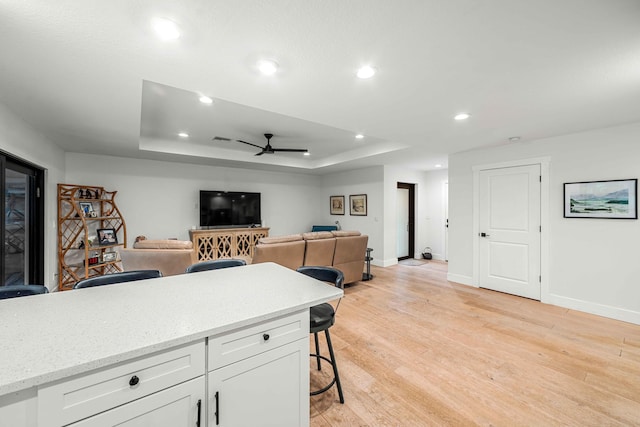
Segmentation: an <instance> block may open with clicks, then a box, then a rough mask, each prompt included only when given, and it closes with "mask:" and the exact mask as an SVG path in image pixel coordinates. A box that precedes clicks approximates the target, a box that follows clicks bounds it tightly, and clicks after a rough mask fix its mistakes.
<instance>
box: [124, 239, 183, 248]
mask: <svg viewBox="0 0 640 427" xmlns="http://www.w3.org/2000/svg"><path fill="white" fill-rule="evenodd" d="M133 247H134V249H193V243H192V242H191V241H190V240H169V239H167V240H146V239H145V240H140V241H138V242H135V243H134V244H133Z"/></svg>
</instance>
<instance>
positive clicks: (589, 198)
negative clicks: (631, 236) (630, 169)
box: [564, 179, 638, 219]
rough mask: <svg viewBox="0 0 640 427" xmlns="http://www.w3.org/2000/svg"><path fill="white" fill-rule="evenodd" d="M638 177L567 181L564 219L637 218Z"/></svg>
mask: <svg viewBox="0 0 640 427" xmlns="http://www.w3.org/2000/svg"><path fill="white" fill-rule="evenodd" d="M637 198H638V180H637V179H616V180H611V181H588V182H567V183H565V184H564V217H565V218H610V219H638V203H637Z"/></svg>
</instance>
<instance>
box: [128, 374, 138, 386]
mask: <svg viewBox="0 0 640 427" xmlns="http://www.w3.org/2000/svg"><path fill="white" fill-rule="evenodd" d="M139 382H140V378H138V376H137V375H134V376H132V377H131V379H130V380H129V385H130V386H131V387H133V386H135V385H138V383H139Z"/></svg>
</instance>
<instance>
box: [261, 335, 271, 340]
mask: <svg viewBox="0 0 640 427" xmlns="http://www.w3.org/2000/svg"><path fill="white" fill-rule="evenodd" d="M269 338H270V337H269V334H262V339H263V340H265V341H269Z"/></svg>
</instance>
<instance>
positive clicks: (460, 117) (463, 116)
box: [454, 113, 471, 120]
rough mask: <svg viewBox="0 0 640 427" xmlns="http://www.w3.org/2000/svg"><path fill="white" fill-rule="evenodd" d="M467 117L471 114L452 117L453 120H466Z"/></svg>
mask: <svg viewBox="0 0 640 427" xmlns="http://www.w3.org/2000/svg"><path fill="white" fill-rule="evenodd" d="M469 117H471V114H469V113H459V114H457V115H456V116H455V117H454V119H455V120H467V119H468V118H469Z"/></svg>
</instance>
